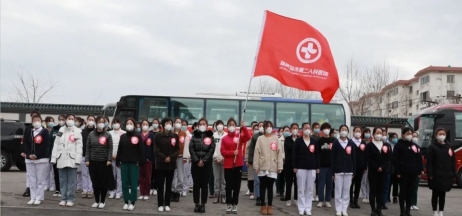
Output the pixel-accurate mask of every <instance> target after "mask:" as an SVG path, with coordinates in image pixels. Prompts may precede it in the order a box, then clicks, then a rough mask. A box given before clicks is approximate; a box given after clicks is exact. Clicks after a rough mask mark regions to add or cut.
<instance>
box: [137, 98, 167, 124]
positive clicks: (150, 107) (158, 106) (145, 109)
mask: <svg viewBox="0 0 462 216" xmlns="http://www.w3.org/2000/svg"><path fill="white" fill-rule="evenodd" d="M139 103H140V107H139V113H138V117H139V119H138V120H142V119H147V120H148V121H149V122H152V120H153V119H154V118H159V119H160V120H162V118H165V117H166V116H167V115H168V108H167V104H168V99H167V98H161V97H140V98H139Z"/></svg>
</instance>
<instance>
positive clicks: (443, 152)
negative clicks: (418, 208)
mask: <svg viewBox="0 0 462 216" xmlns="http://www.w3.org/2000/svg"><path fill="white" fill-rule="evenodd" d="M455 164H456V155H455V153H454V151H453V150H452V149H451V146H450V145H449V143H448V142H447V141H446V130H445V129H443V128H438V129H436V130H435V140H433V143H432V144H431V145H430V146H429V147H428V149H427V176H428V186H429V188H430V190H432V208H433V215H434V216H443V212H444V204H445V202H446V192H449V191H450V190H451V189H452V185H453V183H454V178H456V167H455Z"/></svg>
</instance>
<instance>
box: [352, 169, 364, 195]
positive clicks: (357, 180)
mask: <svg viewBox="0 0 462 216" xmlns="http://www.w3.org/2000/svg"><path fill="white" fill-rule="evenodd" d="M363 175H364V170H356V172H355V173H354V176H353V180H352V182H351V187H350V199H352V201H356V200H357V199H358V198H359V191H361V180H362V179H363Z"/></svg>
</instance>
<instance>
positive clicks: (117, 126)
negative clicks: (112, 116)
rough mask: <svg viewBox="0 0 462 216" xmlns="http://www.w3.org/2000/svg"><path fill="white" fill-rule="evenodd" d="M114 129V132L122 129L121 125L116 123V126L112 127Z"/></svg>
mask: <svg viewBox="0 0 462 216" xmlns="http://www.w3.org/2000/svg"><path fill="white" fill-rule="evenodd" d="M112 128H114V130H119V129H120V124H119V123H115V124H113V125H112Z"/></svg>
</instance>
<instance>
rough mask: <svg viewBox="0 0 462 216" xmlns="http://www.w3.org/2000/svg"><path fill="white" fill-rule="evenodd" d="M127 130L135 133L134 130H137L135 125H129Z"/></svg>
mask: <svg viewBox="0 0 462 216" xmlns="http://www.w3.org/2000/svg"><path fill="white" fill-rule="evenodd" d="M125 128H126V129H127V131H133V129H135V126H134V125H127V126H125Z"/></svg>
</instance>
